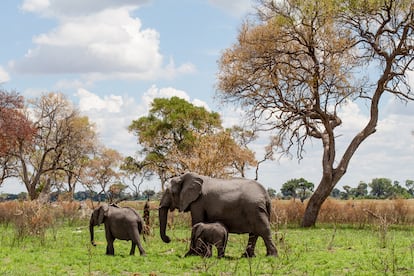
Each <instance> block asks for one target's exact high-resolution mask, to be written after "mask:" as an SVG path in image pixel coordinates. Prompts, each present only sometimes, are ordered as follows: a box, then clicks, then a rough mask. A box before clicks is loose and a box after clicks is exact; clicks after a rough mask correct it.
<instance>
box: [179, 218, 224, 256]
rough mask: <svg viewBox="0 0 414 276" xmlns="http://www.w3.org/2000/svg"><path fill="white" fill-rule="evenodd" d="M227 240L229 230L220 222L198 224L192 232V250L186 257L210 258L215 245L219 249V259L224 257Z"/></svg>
mask: <svg viewBox="0 0 414 276" xmlns="http://www.w3.org/2000/svg"><path fill="white" fill-rule="evenodd" d="M227 238H228V232H227V229H226V227H225V226H224V225H223V224H221V223H219V222H215V223H203V222H199V223H196V224H194V226H193V229H192V231H191V244H190V249H189V250H188V252H187V253H186V254H185V256H186V257H187V256H189V255H198V256H202V257H208V258H209V257H211V256H212V249H213V245H214V246H215V247H216V248H217V255H218V257H219V258H221V257H224V252H225V251H226V245H227Z"/></svg>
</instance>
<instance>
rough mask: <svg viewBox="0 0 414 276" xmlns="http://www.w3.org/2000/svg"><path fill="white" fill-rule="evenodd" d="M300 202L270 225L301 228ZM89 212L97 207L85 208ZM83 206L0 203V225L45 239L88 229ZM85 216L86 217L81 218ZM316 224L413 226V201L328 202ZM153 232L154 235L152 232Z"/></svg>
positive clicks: (281, 207) (276, 208)
mask: <svg viewBox="0 0 414 276" xmlns="http://www.w3.org/2000/svg"><path fill="white" fill-rule="evenodd" d="M306 203H307V202H306V201H305V202H304V203H302V202H300V201H299V200H273V202H272V214H271V223H272V224H273V225H274V226H275V227H280V226H283V225H293V226H294V225H299V224H300V222H301V220H302V218H303V215H304V212H305V208H306ZM144 204H145V201H129V202H121V203H120V204H119V205H121V206H128V207H132V208H134V209H135V210H137V211H138V212H139V213H140V214H141V216H142V215H143V208H144ZM84 205H85V206H86V208H88V209H89V211H91V210H92V208H93V207H94V206H96V205H97V203H92V202H88V203H87V204H84ZM81 209H82V208H81V203H80V202H77V201H63V202H58V203H53V204H49V203H47V204H41V203H39V202H37V201H8V202H1V203H0V223H1V224H3V225H10V224H11V225H13V226H14V228H15V231H16V232H15V233H16V238H17V239H21V238H24V236H26V235H37V236H39V237H43V236H44V234H45V231H46V230H47V229H49V228H52V229H53V228H56V226H58V225H59V223H61V222H63V221H66V222H69V224H73V223H75V222H79V223H80V224H82V225H87V221H86V220H87V219H88V216H85V215H84V212H81V211H80V210H81ZM157 209H158V202H155V201H152V202H150V213H151V215H150V224H151V225H150V227H151V228H153V229H154V228H156V227H158V215H157ZM82 214H83V216H82ZM317 223H321V224H324V223H329V224H347V225H353V226H356V227H360V228H362V227H364V226H367V225H379V224H386V225H411V224H414V199H395V200H367V199H366V200H336V199H328V200H326V201H325V203H324V204H323V205H322V208H321V210H320V213H319V216H318V220H317ZM190 225H191V216H190V214H189V213H178V212H172V213H171V212H170V214H169V222H168V226H169V227H170V228H173V227H182V226H190ZM153 232H154V231H153Z"/></svg>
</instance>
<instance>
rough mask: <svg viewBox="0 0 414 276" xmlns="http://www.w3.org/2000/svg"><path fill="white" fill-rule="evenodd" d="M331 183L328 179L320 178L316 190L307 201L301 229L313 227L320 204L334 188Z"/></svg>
mask: <svg viewBox="0 0 414 276" xmlns="http://www.w3.org/2000/svg"><path fill="white" fill-rule="evenodd" d="M330 179H332V178H330ZM331 182H332V180H331V181H330V180H329V179H326V178H322V180H321V182H320V183H319V186H318V188H317V189H316V191H315V192H314V193H313V195H312V196H311V198H310V199H309V202H308V205H307V206H306V210H305V214H304V216H303V220H302V224H301V226H302V227H312V226H315V223H316V220H317V218H318V214H319V210H320V209H321V206H322V204H323V203H324V201H325V200H326V199H327V198H328V196H329V195H330V194H331V191H332V189H333V187H335V185H334V184H333V183H331Z"/></svg>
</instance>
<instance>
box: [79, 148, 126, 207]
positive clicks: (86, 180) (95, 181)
mask: <svg viewBox="0 0 414 276" xmlns="http://www.w3.org/2000/svg"><path fill="white" fill-rule="evenodd" d="M122 160H123V158H122V156H121V154H120V153H119V152H117V151H116V150H114V149H110V148H105V147H101V148H100V149H99V150H98V151H97V152H96V154H95V156H94V157H93V158H92V159H91V160H89V162H88V164H87V166H86V167H85V172H84V173H83V174H82V178H81V183H82V184H83V185H84V186H85V187H86V188H87V189H88V190H89V191H94V190H95V189H96V188H97V189H98V196H99V195H101V194H105V196H106V198H107V199H112V197H111V196H110V194H109V192H110V187H111V185H113V184H119V183H120V177H121V173H120V172H119V170H118V168H119V166H120V165H121V162H122ZM114 187H119V186H114Z"/></svg>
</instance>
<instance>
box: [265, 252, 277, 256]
mask: <svg viewBox="0 0 414 276" xmlns="http://www.w3.org/2000/svg"><path fill="white" fill-rule="evenodd" d="M277 255H278V254H277V251H270V252H269V251H267V253H266V256H271V257H277Z"/></svg>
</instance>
